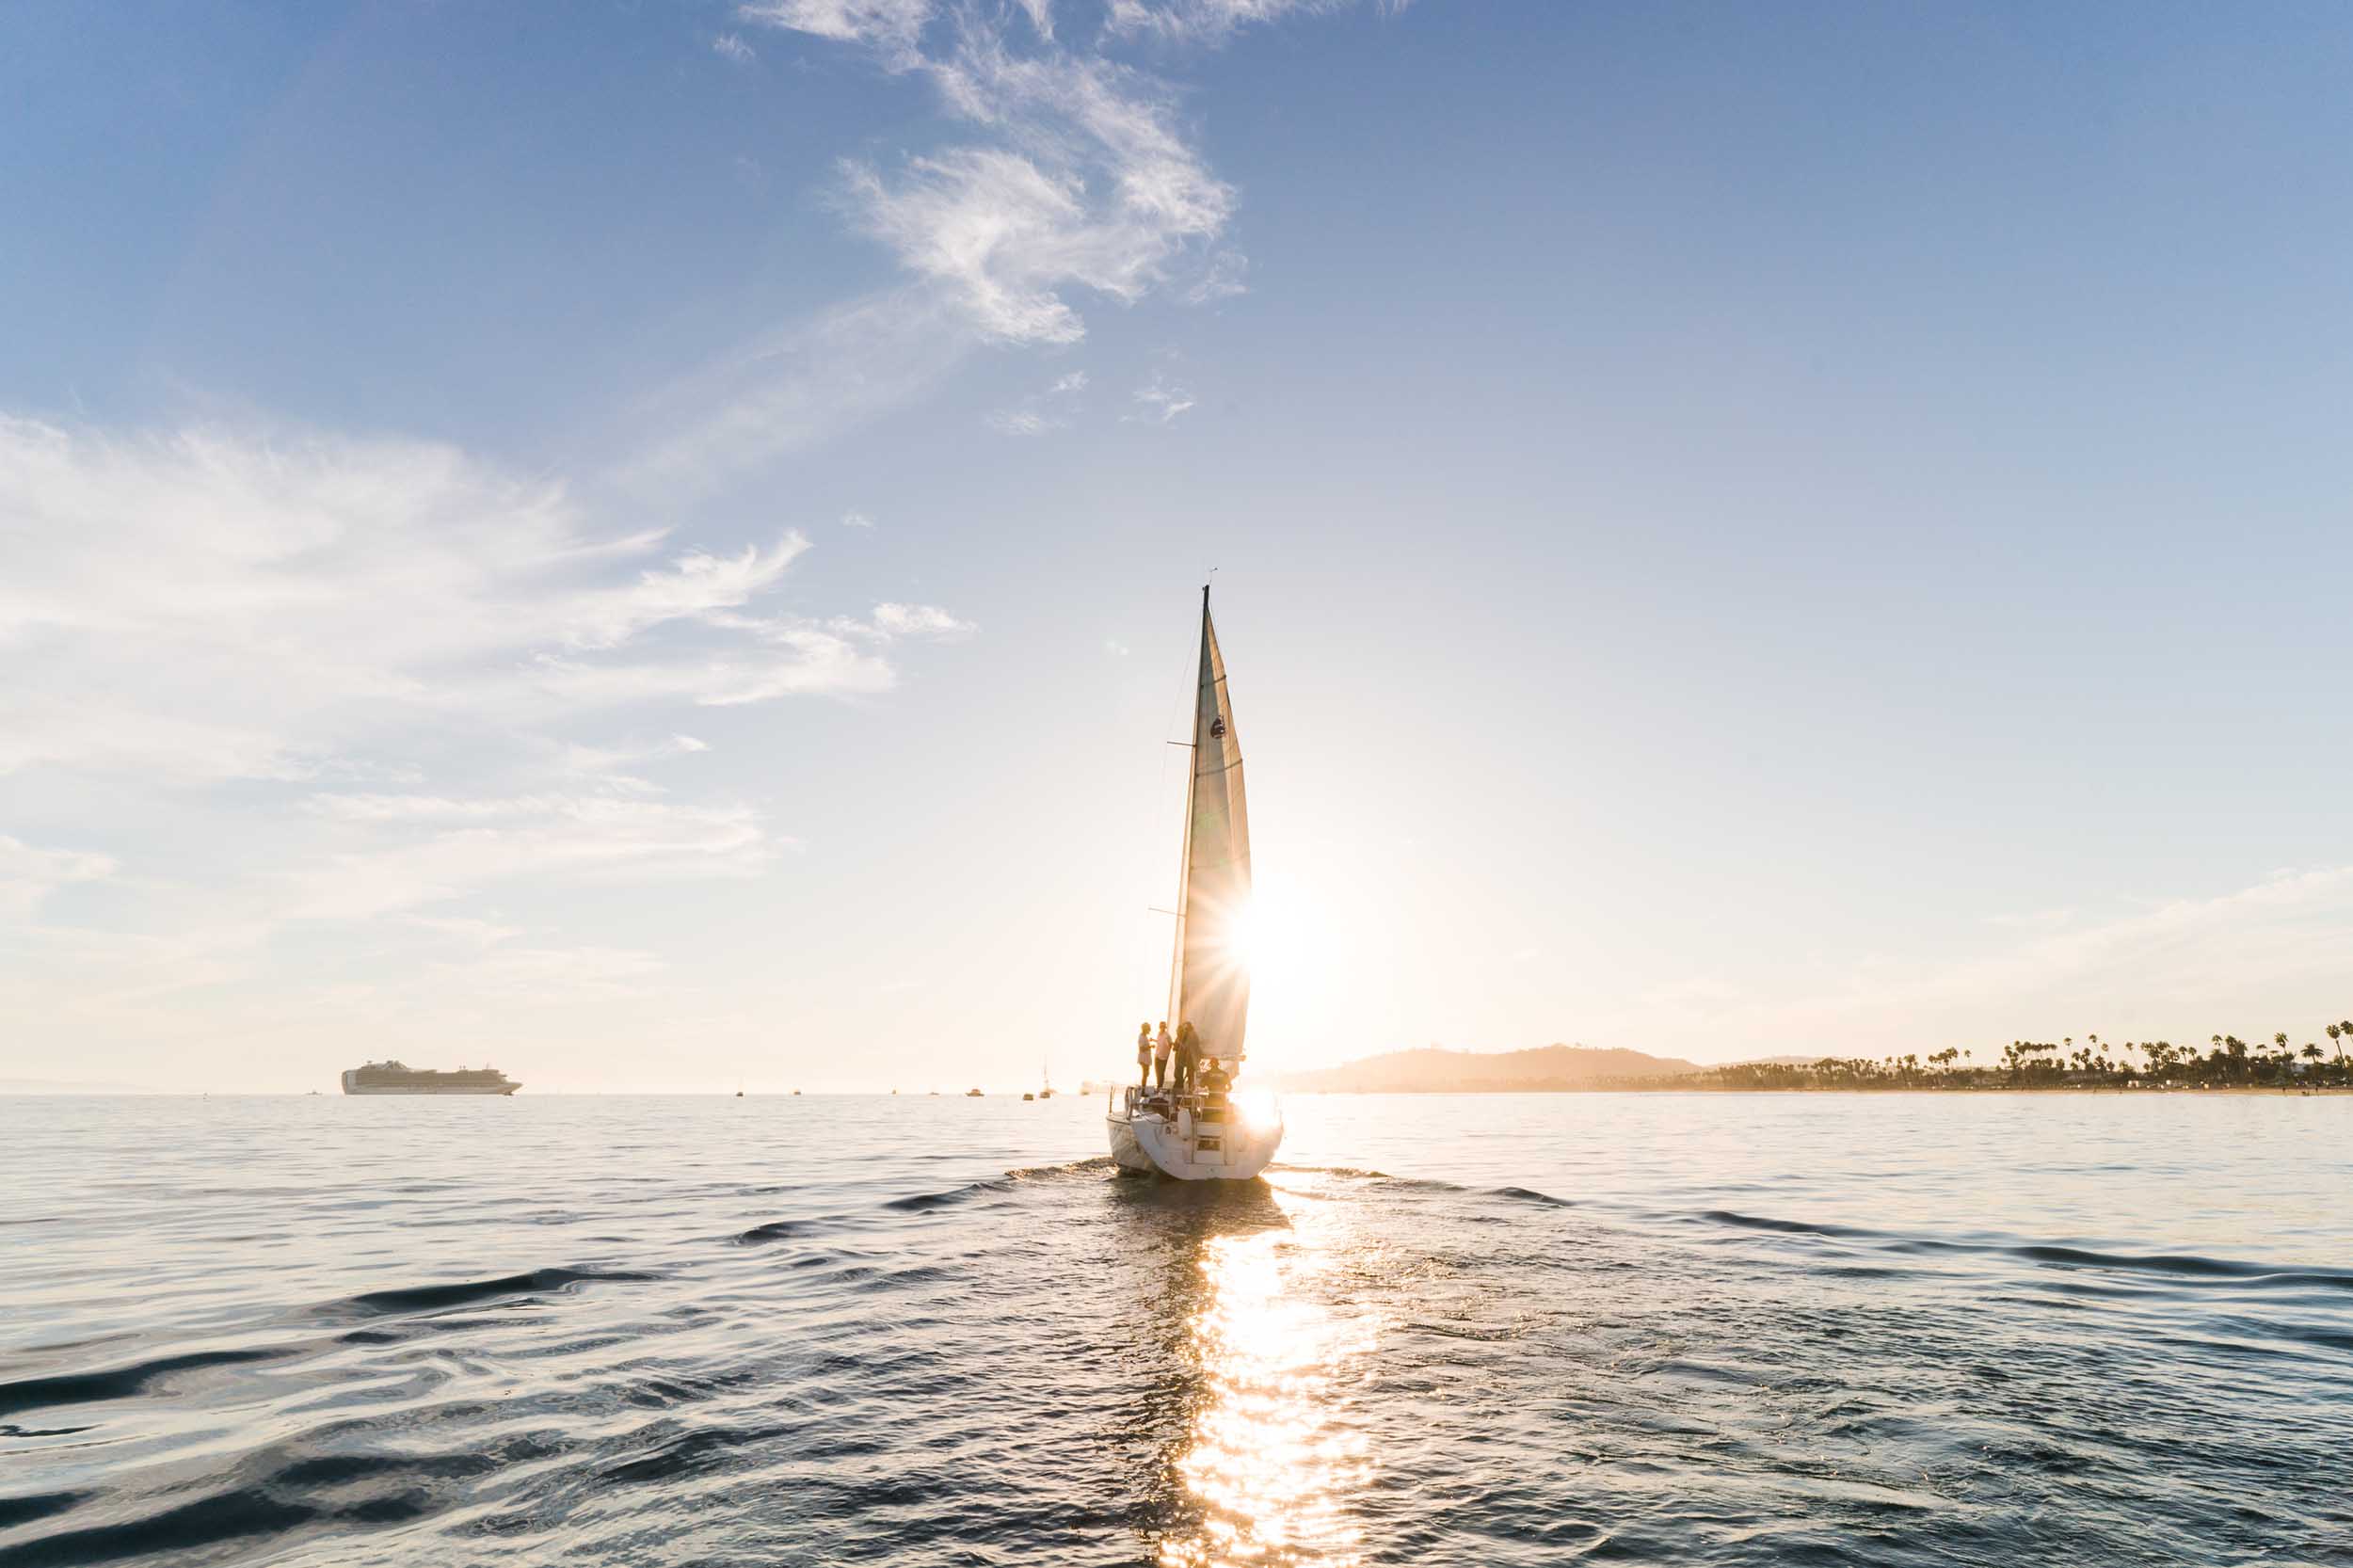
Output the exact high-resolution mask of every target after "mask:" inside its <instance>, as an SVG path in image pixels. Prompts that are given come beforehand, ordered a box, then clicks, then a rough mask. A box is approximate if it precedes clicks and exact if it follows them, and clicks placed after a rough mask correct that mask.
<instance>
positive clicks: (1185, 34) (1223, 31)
mask: <svg viewBox="0 0 2353 1568" xmlns="http://www.w3.org/2000/svg"><path fill="white" fill-rule="evenodd" d="M1349 3H1350V0H1111V3H1110V8H1109V14H1108V15H1107V16H1106V18H1105V20H1104V30H1105V31H1106V32H1107V33H1110V34H1111V35H1112V36H1114V37H1129V38H1134V37H1143V38H1152V39H1159V40H1163V41H1165V42H1172V43H1193V44H1209V45H1212V46H1214V45H1217V44H1222V43H1224V42H1225V41H1226V40H1229V39H1231V38H1232V37H1233V36H1234V35H1235V34H1236V33H1238V32H1240V31H1241V30H1242V29H1243V28H1244V27H1249V26H1256V25H1258V24H1266V23H1273V22H1280V21H1282V20H1284V19H1285V18H1287V17H1292V16H1313V15H1319V14H1323V13H1328V12H1331V11H1337V10H1340V9H1342V8H1345V7H1346V6H1347V5H1348V4H1349ZM1405 5H1406V0H1383V3H1382V5H1381V6H1380V8H1381V9H1382V10H1384V11H1386V12H1390V13H1395V12H1397V11H1401V10H1403V9H1404V8H1405Z"/></svg>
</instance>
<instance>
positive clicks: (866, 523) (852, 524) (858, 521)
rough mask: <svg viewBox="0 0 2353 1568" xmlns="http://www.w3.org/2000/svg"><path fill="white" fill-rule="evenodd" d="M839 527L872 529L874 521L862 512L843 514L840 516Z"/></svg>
mask: <svg viewBox="0 0 2353 1568" xmlns="http://www.w3.org/2000/svg"><path fill="white" fill-rule="evenodd" d="M841 526H842V527H844V528H872V527H873V526H874V520H873V519H872V518H870V517H868V516H867V515H866V514H865V513H864V512H844V513H842V514H841Z"/></svg>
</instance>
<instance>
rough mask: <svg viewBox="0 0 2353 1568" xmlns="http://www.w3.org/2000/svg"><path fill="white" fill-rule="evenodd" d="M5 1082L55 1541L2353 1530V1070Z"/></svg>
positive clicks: (1236, 1558)
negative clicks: (1239, 1180) (437, 1088)
mask: <svg viewBox="0 0 2353 1568" xmlns="http://www.w3.org/2000/svg"><path fill="white" fill-rule="evenodd" d="M1286 1109H1287V1112H1288V1116H1289V1139H1288V1141H1287V1143H1286V1145H1285V1151H1284V1163H1283V1164H1282V1165H1281V1166H1279V1167H1278V1168H1277V1169H1276V1170H1275V1171H1274V1172H1273V1174H1272V1176H1270V1177H1269V1178H1268V1179H1266V1180H1264V1181H1263V1182H1260V1183H1254V1184H1250V1185H1248V1186H1245V1187H1241V1188H1238V1189H1233V1190H1220V1189H1201V1188H1188V1187H1180V1186H1176V1185H1171V1184H1161V1183H1156V1182H1152V1181H1146V1180H1139V1179H1136V1178H1132V1177H1121V1176H1115V1175H1114V1174H1113V1173H1112V1171H1111V1170H1110V1169H1109V1167H1108V1165H1107V1164H1106V1162H1105V1161H1104V1160H1102V1159H1101V1158H1100V1153H1101V1149H1102V1130H1101V1121H1100V1115H1101V1107H1100V1105H1099V1103H1098V1102H1096V1101H1091V1100H1084V1099H1080V1098H1076V1097H1071V1096H1065V1097H1062V1098H1059V1099H1056V1100H1054V1101H1052V1102H1050V1103H1039V1104H1022V1103H1020V1102H1019V1101H1017V1100H1010V1099H1004V1098H991V1099H986V1100H967V1099H964V1098H962V1097H952V1098H934V1097H930V1096H901V1097H897V1098H890V1097H873V1098H834V1097H819V1096H808V1097H802V1098H766V1097H752V1098H746V1099H741V1100H739V1099H734V1098H709V1099H691V1098H679V1099H636V1098H552V1097H547V1096H540V1097H536V1098H535V1097H532V1096H529V1095H528V1094H526V1095H524V1096H520V1097H518V1098H516V1099H513V1100H487V1099H486V1100H475V1099H405V1098H376V1099H345V1098H343V1097H340V1096H320V1097H315V1098H312V1097H303V1098H254V1099H237V1098H220V1099H211V1100H188V1099H112V1100H106V1099H14V1100H0V1565H5V1568H24V1565H30V1564H61V1563H102V1562H157V1563H171V1564H174V1565H197V1564H208V1563H256V1564H258V1563H322V1564H324V1563H332V1564H338V1565H342V1564H372V1563H400V1564H433V1565H441V1564H474V1563H482V1564H488V1563H498V1564H517V1563H582V1564H606V1563H610V1564H670V1563H676V1564H687V1563H696V1564H705V1563H728V1564H734V1563H856V1562H888V1563H893V1564H907V1565H926V1564H999V1563H1032V1562H1034V1563H1055V1564H1093V1563H1101V1564H1114V1563H1117V1564H1128V1563H1133V1564H1169V1565H1192V1564H1211V1563H1218V1564H1229V1563H1230V1564H1237V1565H1266V1564H1308V1563H1315V1564H1353V1563H1466V1564H1519V1563H1557V1562H1565V1561H1582V1560H1593V1561H1609V1562H1617V1563H1662V1564H1664V1563H1673V1564H1679V1565H1689V1564H1718V1563H1722V1564H1733V1563H1757V1564H1764V1563H1772V1564H1786V1563H1820V1564H1832V1563H1857V1564H1863V1563H1869V1564H1902V1563H1989V1564H1991V1563H2011V1562H2065V1563H2067V1564H2070V1565H2071V1568H2089V1565H2095V1564H2108V1563H2119V1564H2123V1563H2132V1564H2148V1563H2184V1564H2201V1565H2206V1564H2218V1563H2238V1562H2258V1561H2260V1562H2265V1563H2291V1562H2313V1563H2320V1562H2335V1563H2343V1562H2353V1098H2345V1097H2339V1098H2319V1097H2303V1096H2201V1095H2171V1096H2137V1095H2104V1096H2058V1095H2044V1096H1996V1095H1988V1096H1962V1095H1946V1096H1936V1095H1917V1096H1893V1095H1891V1096H1830V1095H1820V1096H1707V1095H1694V1096H1670V1095H1653V1096H1474V1097H1440V1098H1405V1097H1397V1098H1390V1097H1365V1098H1351V1097H1335V1098H1299V1099H1293V1100H1292V1101H1290V1102H1289V1105H1288V1106H1287V1108H1286Z"/></svg>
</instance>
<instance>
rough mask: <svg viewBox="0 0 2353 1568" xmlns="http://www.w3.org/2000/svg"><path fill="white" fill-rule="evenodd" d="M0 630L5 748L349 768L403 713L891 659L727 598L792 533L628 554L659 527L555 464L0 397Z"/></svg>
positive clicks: (121, 759) (701, 693) (85, 760)
mask: <svg viewBox="0 0 2353 1568" xmlns="http://www.w3.org/2000/svg"><path fill="white" fill-rule="evenodd" d="M0 520H4V521H5V524H6V527H7V531H8V535H9V536H10V537H11V539H12V540H13V541H15V542H14V543H13V544H12V547H11V550H10V552H9V562H8V571H7V573H6V574H5V575H4V576H0V655H5V656H6V657H7V658H8V660H9V662H10V664H11V666H12V667H13V668H14V669H15V670H16V671H18V672H20V673H19V674H18V675H17V676H16V678H15V679H12V680H8V681H7V682H5V683H0V774H5V773H8V772H14V771H19V770H23V769H26V768H35V767H71V768H79V769H86V770H95V771H100V772H116V771H121V772H136V773H138V774H141V775H144V776H162V777H176V778H183V779H205V778H234V777H247V778H265V779H266V778H277V779H287V778H305V777H320V776H335V775H336V774H337V773H338V772H342V773H344V774H349V773H352V772H354V771H356V772H358V773H360V774H365V773H366V772H367V771H369V769H370V768H371V767H373V766H376V765H377V764H379V763H383V764H390V763H392V762H396V761H397V759H395V758H387V757H385V756H384V755H383V753H382V750H381V747H380V746H379V745H378V744H377V743H378V742H379V741H381V740H382V739H383V738H384V737H385V736H386V735H387V734H388V733H391V732H394V731H398V730H402V729H404V728H411V727H414V726H417V725H420V724H432V725H435V726H440V727H442V728H448V727H449V726H452V725H458V726H463V725H466V724H469V723H472V724H481V725H484V726H486V727H489V728H495V729H499V730H501V731H509V730H511V729H512V728H513V727H514V726H515V724H516V722H517V721H518V720H519V719H520V718H522V717H523V716H525V715H526V714H536V716H537V717H538V718H539V719H541V720H542V721H552V720H556V719H560V717H561V716H562V714H563V712H564V705H569V706H570V707H573V708H580V707H586V706H590V705H596V704H602V703H609V702H616V701H637V700H647V699H655V698H671V699H683V700H686V701H689V702H696V703H732V702H744V701H756V700H760V699H761V698H763V697H767V696H781V695H786V694H792V693H821V692H827V691H837V692H872V691H878V690H883V689H887V688H888V686H889V684H890V683H891V679H892V676H891V671H890V670H889V668H888V665H887V664H882V663H881V662H880V661H879V659H878V657H877V656H876V655H875V654H874V653H873V652H872V650H871V649H860V648H850V647H848V646H846V645H845V644H843V643H842V641H841V639H840V638H839V637H836V636H834V635H832V634H830V633H828V632H825V631H824V629H823V628H822V627H821V626H820V625H818V624H817V623H816V622H814V621H809V620H794V619H792V618H790V617H780V616H768V617H755V618H752V619H748V620H747V619H745V618H744V617H743V616H741V614H740V612H741V611H742V610H743V609H744V607H745V606H747V605H749V604H751V603H753V602H754V601H756V600H760V599H761V598H762V597H763V596H766V595H768V594H770V593H771V592H773V590H774V589H775V588H776V586H777V585H778V584H779V583H781V581H782V580H783V579H784V577H785V575H786V574H787V572H788V571H789V570H790V569H791V568H792V564H793V563H794V562H795V561H796V560H798V559H799V558H800V556H801V555H802V554H803V553H805V552H807V550H808V548H809V546H808V540H807V539H806V538H805V537H803V536H800V535H798V534H791V533H788V534H786V535H784V536H781V537H780V538H778V539H777V540H776V542H775V543H773V544H770V545H746V546H744V547H743V548H741V549H740V550H736V551H733V552H727V553H718V552H710V551H706V550H700V549H695V548H687V549H683V550H674V551H671V552H668V559H667V560H665V561H663V562H661V563H660V564H657V565H643V566H635V567H634V569H633V570H632V565H633V563H635V562H638V561H642V560H643V559H644V558H645V557H647V556H648V555H653V554H656V553H657V552H662V551H663V547H664V543H665V540H664V534H663V531H662V530H660V529H658V528H644V527H637V528H632V527H628V526H624V527H622V528H619V529H613V530H599V529H597V528H595V527H594V526H592V525H591V523H590V522H589V520H587V519H586V518H585V517H584V515H583V513H582V512H581V510H580V508H579V507H577V506H576V505H575V504H573V503H572V502H571V501H570V500H569V499H568V496H567V495H566V493H565V491H564V490H563V488H561V487H560V486H556V485H552V484H549V483H546V482H542V481H527V480H521V479H518V478H515V477H513V476H510V475H507V474H505V473H504V472H500V471H498V470H497V469H495V468H493V467H491V466H489V465H487V464H483V463H481V462H479V461H476V460H473V459H471V458H469V457H467V456H464V455H463V454H460V453H458V452H457V451H456V450H454V449H452V448H448V447H445V446H439V445H434V444H430V443H420V442H413V441H401V440H350V439H338V438H328V437H321V436H315V435H300V434H287V433H284V432H278V433H271V434H258V435H257V434H245V435H239V434H232V433H225V432H221V431H205V430H196V431H179V432H173V433H169V434H166V435H161V436H154V437H141V438H127V439H126V438H118V437H108V436H101V435H93V434H88V433H72V432H68V431H66V430H63V429H59V428H56V427H54V426H50V425H46V424H34V423H31V422H27V421H23V420H0ZM623 572H627V573H629V575H627V576H625V577H619V578H618V580H616V575H617V574H618V573H623ZM656 628H663V629H665V630H666V631H667V632H668V633H669V634H667V635H665V636H664V638H663V639H662V640H661V641H660V644H659V646H658V647H656V646H654V645H652V644H650V643H648V641H647V633H648V632H652V631H653V630H654V629H656ZM551 703H554V704H557V705H558V706H554V707H551Z"/></svg>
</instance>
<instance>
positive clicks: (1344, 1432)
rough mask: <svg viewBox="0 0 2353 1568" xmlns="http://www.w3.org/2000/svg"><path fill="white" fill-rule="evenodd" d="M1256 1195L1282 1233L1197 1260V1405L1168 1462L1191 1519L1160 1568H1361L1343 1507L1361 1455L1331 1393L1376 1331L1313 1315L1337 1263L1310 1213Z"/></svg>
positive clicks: (1366, 1323) (1360, 1443)
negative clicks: (1270, 1208) (1292, 1567)
mask: <svg viewBox="0 0 2353 1568" xmlns="http://www.w3.org/2000/svg"><path fill="white" fill-rule="evenodd" d="M1270 1185H1273V1192H1274V1198H1275V1202H1276V1204H1277V1205H1278V1206H1279V1207H1280V1208H1282V1209H1283V1211H1284V1214H1285V1217H1286V1218H1287V1219H1289V1221H1290V1224H1289V1227H1288V1228H1284V1229H1279V1230H1267V1231H1260V1232H1257V1233H1256V1234H1249V1235H1228V1236H1218V1237H1213V1238H1210V1239H1209V1240H1208V1241H1207V1243H1206V1244H1205V1245H1204V1247H1203V1248H1202V1254H1201V1263H1200V1267H1201V1272H1202V1274H1203V1278H1204V1285H1205V1290H1204V1296H1203V1302H1202V1305H1201V1307H1200V1309H1199V1311H1198V1312H1196V1313H1195V1314H1194V1316H1193V1320H1192V1322H1191V1324H1190V1325H1189V1327H1190V1336H1191V1337H1190V1343H1189V1347H1188V1354H1189V1355H1190V1356H1191V1357H1192V1358H1193V1361H1194V1364H1195V1366H1196V1368H1197V1369H1198V1371H1199V1373H1200V1376H1201V1380H1202V1385H1203V1387H1204V1389H1205V1391H1206V1395H1207V1398H1206V1400H1205V1402H1204V1404H1203V1406H1202V1408H1201V1409H1200V1410H1199V1412H1198V1413H1197V1414H1196V1415H1195V1416H1194V1418H1193V1427H1192V1432H1191V1433H1190V1437H1189V1442H1188V1446H1187V1448H1185V1450H1184V1452H1183V1453H1182V1454H1181V1455H1180V1456H1179V1457H1178V1458H1177V1474H1178V1475H1179V1477H1180V1478H1181V1479H1182V1481H1183V1484H1184V1486H1185V1488H1186V1490H1187V1491H1188V1492H1190V1493H1191V1494H1192V1495H1193V1496H1194V1497H1195V1498H1196V1499H1197V1500H1198V1501H1199V1503H1200V1504H1201V1509H1202V1512H1201V1517H1200V1521H1199V1525H1198V1528H1197V1530H1196V1531H1194V1532H1193V1533H1191V1534H1189V1535H1186V1536H1181V1537H1177V1538H1172V1539H1170V1540H1168V1541H1166V1542H1164V1543H1163V1544H1162V1545H1161V1548H1160V1561H1161V1562H1163V1563H1165V1564H1168V1565H1170V1568H1228V1565H1238V1564H1254V1565H1257V1564H1318V1565H1329V1568H1350V1565H1353V1564H1356V1563H1361V1562H1362V1561H1364V1560H1365V1558H1364V1554H1363V1550H1362V1547H1363V1532H1362V1530H1361V1529H1360V1528H1358V1527H1357V1526H1356V1525H1355V1524H1354V1523H1353V1522H1352V1521H1351V1520H1350V1518H1349V1517H1348V1515H1347V1513H1346V1512H1345V1509H1344V1503H1345V1500H1346V1498H1347V1497H1348V1496H1350V1495H1351V1494H1352V1493H1353V1492H1354V1491H1355V1490H1356V1489H1357V1488H1359V1487H1361V1486H1362V1485H1363V1484H1364V1482H1365V1481H1366V1480H1367V1479H1368V1478H1369V1476H1370V1475H1371V1473H1372V1464H1371V1460H1370V1445H1369V1442H1368V1440H1367V1439H1366V1437H1365V1435H1364V1434H1363V1432H1359V1431H1356V1430H1353V1428H1352V1427H1351V1426H1350V1425H1349V1424H1348V1421H1347V1400H1346V1396H1345V1394H1344V1392H1343V1384H1344V1382H1345V1375H1346V1372H1347V1369H1348V1368H1349V1365H1350V1364H1351V1363H1352V1362H1353V1361H1354V1360H1355V1359H1356V1358H1358V1357H1360V1356H1363V1355H1365V1354H1367V1353H1369V1352H1370V1351H1371V1350H1372V1348H1373V1345H1374V1342H1375V1340H1376V1338H1377V1336H1378V1335H1377V1326H1376V1324H1375V1323H1374V1322H1373V1321H1372V1320H1369V1319H1359V1320H1351V1319H1347V1318H1343V1317H1340V1316H1338V1315H1337V1314H1336V1313H1335V1312H1334V1311H1333V1310H1332V1308H1331V1307H1330V1306H1329V1305H1328V1304H1327V1301H1328V1298H1329V1296H1330V1292H1329V1290H1328V1289H1326V1288H1323V1287H1322V1284H1321V1280H1322V1276H1324V1275H1325V1274H1327V1273H1328V1272H1330V1271H1331V1269H1332V1267H1333V1264H1334V1262H1335V1260H1336V1256H1337V1250H1336V1248H1335V1246H1334V1244H1333V1242H1334V1238H1333V1237H1332V1235H1331V1233H1330V1227H1329V1226H1328V1225H1327V1224H1321V1223H1320V1221H1321V1220H1322V1219H1323V1218H1324V1216H1322V1215H1321V1214H1320V1213H1319V1212H1318V1211H1319V1210H1321V1208H1323V1207H1324V1206H1323V1205H1321V1203H1319V1202H1318V1201H1317V1200H1316V1199H1314V1198H1313V1197H1310V1196H1308V1195H1306V1194H1305V1193H1303V1192H1298V1191H1295V1190H1291V1189H1288V1188H1286V1187H1284V1186H1281V1185H1275V1184H1270Z"/></svg>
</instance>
